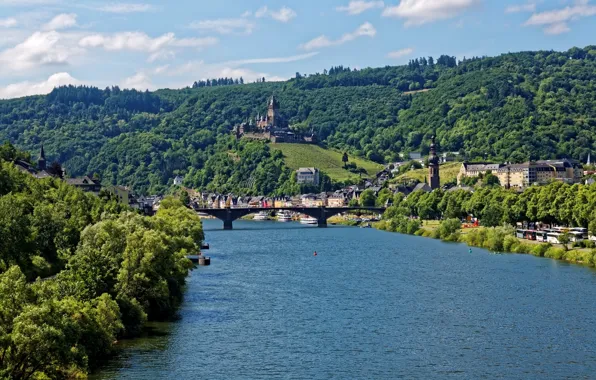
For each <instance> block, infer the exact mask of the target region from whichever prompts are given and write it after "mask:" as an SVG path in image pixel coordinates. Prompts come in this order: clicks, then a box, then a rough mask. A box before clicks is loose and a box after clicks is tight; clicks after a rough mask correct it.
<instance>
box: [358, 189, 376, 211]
mask: <svg viewBox="0 0 596 380" xmlns="http://www.w3.org/2000/svg"><path fill="white" fill-rule="evenodd" d="M376 201H377V197H376V196H375V193H373V191H372V190H370V189H366V190H364V191H363V192H362V194H360V204H361V205H362V206H364V207H373V206H374V205H375V203H376Z"/></svg>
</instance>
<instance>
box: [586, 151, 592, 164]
mask: <svg viewBox="0 0 596 380" xmlns="http://www.w3.org/2000/svg"><path fill="white" fill-rule="evenodd" d="M591 164H592V160H591V159H590V153H588V162H586V165H591Z"/></svg>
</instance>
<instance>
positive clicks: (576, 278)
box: [93, 220, 596, 380]
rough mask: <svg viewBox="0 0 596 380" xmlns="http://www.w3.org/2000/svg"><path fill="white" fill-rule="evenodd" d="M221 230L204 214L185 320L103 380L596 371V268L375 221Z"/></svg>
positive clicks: (130, 352) (112, 367)
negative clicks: (378, 226)
mask: <svg viewBox="0 0 596 380" xmlns="http://www.w3.org/2000/svg"><path fill="white" fill-rule="evenodd" d="M221 228H222V226H221V222H219V221H214V220H208V221H206V222H205V232H206V240H207V241H208V242H209V243H210V244H211V250H210V251H208V252H209V256H211V258H212V263H211V266H209V267H201V268H197V269H196V270H194V271H193V272H192V273H191V275H190V276H189V279H188V288H187V291H186V297H185V302H184V304H183V305H182V307H181V310H180V318H179V319H178V320H177V321H175V322H171V323H166V324H160V325H156V326H155V327H156V332H157V333H156V334H153V335H152V336H150V337H146V338H143V339H139V340H135V341H133V342H126V343H124V345H123V347H122V351H121V353H120V354H119V355H118V357H117V358H116V359H114V360H112V361H111V362H110V363H109V365H108V366H107V367H106V368H105V370H103V371H102V372H101V373H99V374H96V375H95V376H93V378H95V379H102V380H104V379H177V380H186V379H236V378H240V379H265V378H284V379H315V378H316V379H363V378H374V379H394V378H408V379H410V378H421V379H428V378H462V379H464V378H465V379H469V378H506V379H520V378H523V379H528V378H536V379H545V378H591V377H593V376H596V375H594V374H595V373H596V330H595V328H596V273H595V272H594V271H593V270H592V269H589V268H586V267H582V266H578V265H569V264H566V263H562V262H557V261H554V260H550V259H544V258H536V257H532V256H528V255H491V254H489V253H488V252H487V251H485V250H481V249H473V250H472V253H469V251H468V249H469V248H468V247H467V246H465V245H461V244H448V243H443V242H440V241H436V240H432V239H427V238H420V237H414V236H405V235H399V234H393V233H387V232H382V231H377V230H375V229H361V228H349V227H330V228H327V229H318V228H316V227H315V228H313V227H307V226H301V225H299V224H297V223H287V224H284V223H278V222H255V221H237V222H235V224H234V228H235V230H234V231H222V230H221ZM315 250H316V251H317V252H318V255H317V256H316V257H315V256H314V255H313V251H315Z"/></svg>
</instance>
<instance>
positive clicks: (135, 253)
mask: <svg viewBox="0 0 596 380" xmlns="http://www.w3.org/2000/svg"><path fill="white" fill-rule="evenodd" d="M15 159H19V160H23V159H25V160H26V159H27V154H23V153H20V152H18V151H16V150H15V149H14V148H13V147H11V146H10V145H4V146H2V147H0V236H2V239H0V377H1V378H6V379H42V378H43V379H63V378H83V377H85V376H86V374H87V373H88V372H89V371H90V370H92V369H94V368H96V367H97V366H98V365H99V364H100V363H101V362H102V361H103V360H105V359H106V358H108V357H109V356H111V355H112V354H113V352H114V349H115V347H116V342H117V340H118V339H122V338H128V337H134V336H136V335H138V334H140V333H141V331H142V330H143V327H144V325H145V323H146V321H148V320H164V319H166V318H169V317H170V316H172V315H173V313H174V312H175V310H176V307H177V306H178V304H179V303H180V302H181V299H182V287H183V285H184V282H185V277H186V275H187V273H188V270H189V269H190V266H191V263H190V261H189V260H188V259H187V255H188V254H195V253H197V252H198V250H199V248H200V245H201V242H202V240H203V231H202V227H201V221H200V220H199V218H198V217H197V216H196V214H195V213H193V212H192V211H191V210H189V209H188V208H186V207H184V205H183V204H182V203H181V202H180V201H179V200H176V199H174V198H167V199H164V200H163V201H162V203H161V207H160V209H159V211H158V212H157V214H156V215H155V216H154V217H151V218H149V217H144V216H141V215H139V214H137V213H134V212H131V211H130V210H128V209H126V208H125V207H124V206H121V205H119V204H118V203H116V202H115V201H114V200H113V199H111V198H110V197H109V196H107V194H100V197H98V196H95V195H92V194H87V193H83V192H82V191H81V190H78V189H76V188H73V187H71V186H69V185H67V184H65V182H64V181H61V180H57V179H53V178H46V179H36V178H35V177H33V176H32V175H30V174H29V173H25V172H23V171H21V170H19V169H18V168H16V167H15V165H14V164H13V162H14V160H15Z"/></svg>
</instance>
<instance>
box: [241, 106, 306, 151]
mask: <svg viewBox="0 0 596 380" xmlns="http://www.w3.org/2000/svg"><path fill="white" fill-rule="evenodd" d="M233 132H234V134H235V135H236V138H237V139H239V138H241V137H243V138H247V139H252V140H268V141H271V142H273V143H294V144H315V143H316V142H317V141H316V136H315V135H314V133H313V131H311V132H310V133H306V134H305V133H300V132H297V131H295V130H293V129H292V127H291V126H290V125H289V124H288V122H287V120H286V119H285V118H284V117H283V116H282V115H281V113H280V112H279V102H278V101H277V99H276V98H275V96H271V98H270V99H269V103H268V105H267V115H266V116H265V115H261V114H260V113H258V114H257V116H256V117H255V118H254V119H252V118H250V119H249V120H248V122H246V123H242V124H239V125H237V126H235V127H234V130H233Z"/></svg>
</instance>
